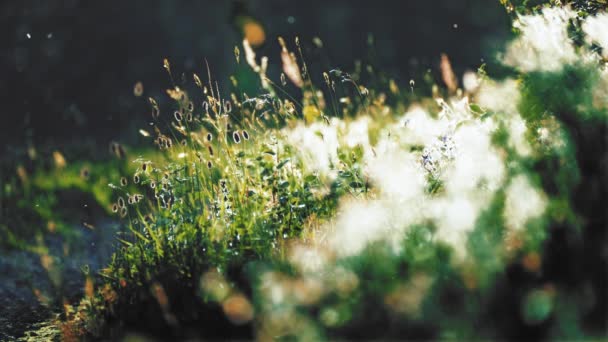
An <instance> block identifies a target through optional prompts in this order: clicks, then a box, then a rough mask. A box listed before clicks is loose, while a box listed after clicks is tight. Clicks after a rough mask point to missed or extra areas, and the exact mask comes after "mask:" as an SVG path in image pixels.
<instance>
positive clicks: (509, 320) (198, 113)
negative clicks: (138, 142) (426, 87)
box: [22, 10, 608, 340]
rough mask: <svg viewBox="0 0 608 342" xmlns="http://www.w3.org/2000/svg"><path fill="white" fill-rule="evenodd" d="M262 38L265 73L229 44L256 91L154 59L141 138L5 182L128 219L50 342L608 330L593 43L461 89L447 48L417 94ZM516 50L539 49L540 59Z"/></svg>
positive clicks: (600, 90)
mask: <svg viewBox="0 0 608 342" xmlns="http://www.w3.org/2000/svg"><path fill="white" fill-rule="evenodd" d="M544 11H546V10H539V12H538V14H537V15H541V16H542V15H545V13H547V12H544ZM579 14H580V13H579ZM555 20H561V19H555ZM580 20H584V16H581V17H580ZM552 24H556V25H558V26H559V27H561V28H563V30H564V31H566V30H571V27H569V25H573V24H572V22H570V21H564V22H557V23H552ZM560 25H561V26H560ZM579 25H580V23H579ZM567 26H568V27H567ZM540 29H542V27H541V28H540ZM520 30H522V31H523V32H525V30H526V27H520ZM568 32H570V31H568ZM579 32H582V31H580V30H579ZM523 37H524V38H521V39H525V37H526V36H525V35H524V36H523ZM279 43H280V44H281V46H282V48H283V52H282V53H283V59H282V62H283V65H282V66H283V70H284V74H282V75H281V77H280V78H279V79H278V80H277V81H276V82H274V81H272V80H270V79H269V78H268V77H267V76H266V67H265V66H264V63H263V62H259V63H260V65H258V60H257V59H256V56H255V54H254V52H253V50H251V48H250V47H248V44H246V43H245V44H244V46H243V55H244V56H240V49H238V48H237V49H235V51H238V52H237V63H239V56H240V57H241V59H242V60H244V61H245V62H242V63H247V64H248V65H249V67H251V69H252V70H253V71H252V73H253V75H254V76H255V77H256V78H259V89H260V91H261V94H260V95H259V96H257V97H248V96H247V95H246V94H245V93H244V92H243V91H242V89H243V88H242V87H245V85H239V80H236V79H235V80H233V92H232V93H230V94H229V95H228V96H224V95H223V94H222V93H221V92H220V91H219V89H218V86H217V83H216V82H215V81H214V80H212V78H211V75H210V73H209V72H208V73H207V77H200V76H198V75H196V74H195V75H192V83H193V84H194V85H195V86H196V87H191V85H180V86H177V85H175V84H174V83H173V79H174V78H173V74H174V72H175V71H174V70H172V68H171V65H170V63H169V61H167V60H165V61H164V64H163V67H164V68H165V69H166V71H167V72H168V74H169V78H170V80H171V82H172V86H171V88H170V89H168V90H167V95H168V96H169V98H171V100H172V103H171V107H170V108H160V106H159V103H163V101H160V100H159V99H148V101H149V103H150V106H151V108H150V110H151V114H152V119H153V123H154V124H153V126H151V127H152V128H151V129H149V131H148V129H147V130H141V131H140V134H142V135H143V136H144V137H147V138H148V139H150V141H151V145H153V146H154V148H155V149H154V150H152V151H145V152H137V151H136V152H133V153H127V154H126V158H125V159H122V160H123V161H121V162H117V163H114V162H113V163H110V164H99V165H95V166H93V165H91V167H90V173H89V175H88V176H87V177H82V170H83V168H84V167H85V164H79V163H74V164H69V166H67V167H64V168H62V169H61V171H58V170H57V168H56V170H55V171H51V174H50V175H51V177H49V173H40V174H39V175H36V176H33V177H31V180H28V182H27V183H26V182H23V179H22V182H23V183H24V185H26V186H25V187H24V188H27V186H32V187H35V188H36V189H39V190H38V191H40V190H48V191H50V190H53V189H57V188H76V189H79V190H80V191H83V192H87V193H91V194H92V196H93V197H94V198H95V200H96V202H98V203H100V204H101V205H102V207H103V208H105V209H106V210H108V211H112V212H113V215H114V216H115V217H116V219H120V220H122V222H123V224H124V227H125V228H124V230H123V231H122V232H121V233H120V234H119V235H118V236H117V238H118V241H119V247H118V249H117V251H116V253H115V254H114V256H113V259H112V262H111V263H110V264H109V265H108V267H107V268H104V269H103V270H101V271H100V272H99V274H98V275H95V276H90V277H87V281H86V286H85V296H84V298H83V299H82V301H81V302H80V303H79V305H78V306H77V307H76V308H74V307H72V306H70V305H69V304H66V305H65V307H64V308H65V310H64V314H63V317H62V321H61V322H58V323H57V324H58V325H59V326H60V327H61V331H62V336H63V338H64V339H67V340H71V339H81V338H85V337H88V338H112V339H117V338H123V337H125V336H127V337H128V336H129V335H125V334H129V333H137V334H143V336H144V337H148V336H155V337H159V338H166V339H170V338H183V339H186V338H238V339H252V338H258V339H261V340H267V339H277V338H286V339H289V338H294V339H304V340H320V339H354V338H369V339H371V338H386V339H395V338H400V339H403V338H411V339H450V338H455V339H473V338H487V339H492V338H496V339H503V338H510V339H521V338H524V337H525V338H570V339H580V338H584V337H600V336H602V334H603V333H605V329H603V328H605V322H604V321H603V319H602V318H605V316H606V307H605V305H604V303H605V301H603V300H602V299H605V294H604V293H605V291H604V289H605V287H604V285H605V277H603V276H602V274H603V271H604V270H605V266H606V261H607V260H606V258H605V255H602V252H601V251H602V248H605V245H606V234H605V229H604V228H605V223H606V220H605V215H604V216H602V215H601V213H602V210H603V208H602V205H601V203H604V202H602V201H603V199H605V196H606V191H605V186H606V184H608V182H607V180H606V165H607V164H606V150H605V144H604V145H601V144H602V141H604V140H602V139H604V138H605V134H606V129H607V127H608V124H607V117H606V114H605V113H606V110H608V104H607V103H608V102H606V101H605V97H606V93H607V92H608V89H607V88H606V87H605V83H602V82H604V81H603V80H604V79H605V77H606V76H605V68H606V65H605V60H602V59H601V58H598V56H597V54H598V53H599V52H598V50H597V49H594V48H592V47H590V46H586V45H584V44H587V43H586V41H585V40H584V39H582V40H580V41H577V44H579V45H578V48H577V49H578V50H574V51H575V57H573V58H575V61H574V62H564V63H563V64H561V65H560V66H559V68H558V69H556V70H545V69H543V68H545V67H546V65H549V64H550V63H540V64H539V65H536V66H533V67H532V68H533V69H534V68H535V69H534V70H530V65H529V64H526V65H519V64H517V63H515V64H512V65H510V67H511V68H513V74H512V78H514V79H511V80H504V81H502V82H498V81H494V80H492V79H491V78H490V77H489V76H488V75H487V74H486V73H485V71H484V70H483V68H481V69H480V72H479V73H478V75H477V76H476V78H475V79H476V80H477V81H478V82H479V84H478V85H476V86H475V87H472V88H471V89H457V85H454V82H455V81H454V80H455V79H456V77H455V75H454V74H453V72H452V71H451V67H450V66H449V60H448V59H447V57H446V58H444V59H443V61H442V68H441V69H442V72H443V75H442V79H444V80H451V81H450V82H448V81H446V83H450V84H446V86H447V89H440V88H439V87H438V86H437V85H435V86H434V87H433V91H431V93H432V94H433V95H434V97H433V98H417V97H415V96H414V95H413V94H412V93H413V89H412V91H411V92H410V89H409V88H408V87H407V86H405V87H403V89H404V90H403V91H400V90H399V86H398V85H397V84H396V83H395V82H394V81H389V80H387V81H386V82H380V83H375V84H376V86H375V87H373V89H368V88H367V87H366V86H365V84H364V83H366V78H365V77H363V75H362V74H361V73H359V72H353V73H352V74H348V73H346V72H344V71H340V70H337V69H334V70H328V71H326V72H324V73H323V72H322V73H321V74H322V75H323V81H324V83H322V84H320V85H316V84H314V83H313V81H312V80H311V78H310V75H309V72H311V71H310V70H308V67H307V65H306V63H305V58H304V57H305V56H304V54H303V52H302V47H301V43H300V41H299V40H298V39H296V41H295V42H294V44H287V43H286V42H285V41H284V40H282V39H281V40H280V41H279ZM518 43H519V42H515V43H514V44H518ZM527 43H528V44H532V45H534V44H537V45H535V46H534V47H535V49H536V50H533V51H534V53H536V54H535V55H534V57H535V58H537V60H539V61H542V62H546V61H545V60H543V58H544V59H547V58H549V59H550V58H557V57H554V56H552V54H551V53H548V54H546V55H543V51H545V50H544V49H551V46H545V45H543V42H527ZM563 43H564V44H570V42H568V41H565V42H563ZM289 46H295V51H294V53H293V54H292V53H290V52H289ZM514 46H516V45H514ZM520 46H521V45H520ZM539 51H540V52H539ZM509 53H514V52H513V50H511V51H510V52H509ZM515 53H517V51H516V52H515ZM243 57H244V58H243ZM516 57H517V56H516ZM591 57H593V58H591ZM568 58H570V57H568ZM510 60H514V61H521V60H523V59H521V58H512V59H510ZM529 60H531V59H529ZM547 61H549V62H551V61H552V60H547ZM288 82H291V83H293V84H294V86H295V88H293V87H292V86H291V85H289V86H287V84H288ZM369 83H372V82H371V81H370V82H369ZM410 86H411V87H413V85H411V84H410ZM187 87H190V88H194V89H196V90H195V91H190V92H186V91H185V90H184V89H186V88H187ZM247 87H250V85H247ZM290 89H291V90H290ZM294 89H297V90H296V91H295V92H294V91H293V90H294ZM294 94H297V95H294ZM602 99H604V100H602ZM469 100H471V101H469ZM473 101H474V102H473ZM404 113H405V114H404ZM113 152H115V153H117V154H119V155H122V154H123V153H122V152H121V151H120V149H118V148H113ZM55 159H57V158H55ZM60 164H61V163H60ZM53 172H57V173H55V174H54V173H53ZM59 172H60V173H59ZM22 178H23V177H22ZM108 184H109V186H108ZM54 205H56V202H53V201H52V200H51V201H50V204H47V205H45V206H43V209H44V208H46V211H45V210H43V209H37V210H38V214H39V215H40V217H41V218H43V219H48V218H49V217H50V215H51V213H50V211H49V210H48V208H51V207H52V206H54ZM581 265H585V266H586V267H589V270H590V271H587V272H585V271H583V270H582V268H581Z"/></svg>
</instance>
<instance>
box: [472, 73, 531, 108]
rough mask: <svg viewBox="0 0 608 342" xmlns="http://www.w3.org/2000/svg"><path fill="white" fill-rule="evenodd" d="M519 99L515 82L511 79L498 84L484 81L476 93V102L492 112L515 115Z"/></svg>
mask: <svg viewBox="0 0 608 342" xmlns="http://www.w3.org/2000/svg"><path fill="white" fill-rule="evenodd" d="M520 97H521V95H520V93H519V89H518V87H517V81H515V80H513V79H507V80H505V81H503V82H500V83H497V82H492V81H485V82H484V83H483V84H482V86H481V88H480V89H479V92H478V93H477V98H476V102H477V103H478V104H479V105H480V106H481V107H483V108H487V109H490V110H492V111H494V112H501V113H506V114H515V113H517V112H518V111H517V104H518V103H519V100H520Z"/></svg>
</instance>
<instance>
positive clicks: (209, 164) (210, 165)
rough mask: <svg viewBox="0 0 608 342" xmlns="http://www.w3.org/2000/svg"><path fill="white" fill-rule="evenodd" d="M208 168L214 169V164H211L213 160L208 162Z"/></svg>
mask: <svg viewBox="0 0 608 342" xmlns="http://www.w3.org/2000/svg"><path fill="white" fill-rule="evenodd" d="M207 167H208V168H212V167H213V163H211V160H209V161H207Z"/></svg>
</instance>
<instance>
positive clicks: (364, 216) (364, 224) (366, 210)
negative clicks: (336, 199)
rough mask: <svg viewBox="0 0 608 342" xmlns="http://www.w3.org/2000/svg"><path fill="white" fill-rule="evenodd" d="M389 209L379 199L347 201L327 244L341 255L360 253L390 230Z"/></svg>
mask: <svg viewBox="0 0 608 342" xmlns="http://www.w3.org/2000/svg"><path fill="white" fill-rule="evenodd" d="M391 223H392V222H391V213H390V209H389V208H387V206H385V205H383V203H381V202H379V201H367V202H356V203H349V204H348V205H347V206H343V207H342V211H341V212H340V213H339V214H338V218H337V222H336V225H335V230H334V231H333V234H332V235H331V236H330V238H329V244H330V246H331V247H332V249H333V250H335V251H336V252H337V253H338V254H339V255H341V256H348V255H355V254H358V253H360V252H361V251H362V250H363V249H364V248H365V247H366V246H367V244H368V243H370V242H372V241H377V240H379V239H380V238H381V237H383V236H385V234H386V233H387V232H388V231H389V230H390V227H391Z"/></svg>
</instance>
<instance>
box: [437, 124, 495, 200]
mask: <svg viewBox="0 0 608 342" xmlns="http://www.w3.org/2000/svg"><path fill="white" fill-rule="evenodd" d="M492 128H493V127H491V126H490V125H482V124H480V123H468V124H465V125H463V126H461V127H460V128H458V130H457V131H456V132H455V134H454V141H455V143H456V148H457V151H458V152H457V155H456V157H455V159H454V162H453V165H452V167H450V168H448V169H447V170H446V171H445V174H444V176H443V178H444V183H445V188H446V191H447V192H448V193H450V194H454V195H457V194H459V193H463V192H465V193H466V192H468V191H477V190H480V186H481V185H483V188H484V189H487V190H490V191H494V190H496V189H497V188H499V187H500V185H501V184H502V181H503V178H504V163H503V161H502V159H501V158H500V155H499V153H498V151H497V150H496V148H495V147H494V146H492V142H491V137H490V135H491V133H492Z"/></svg>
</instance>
